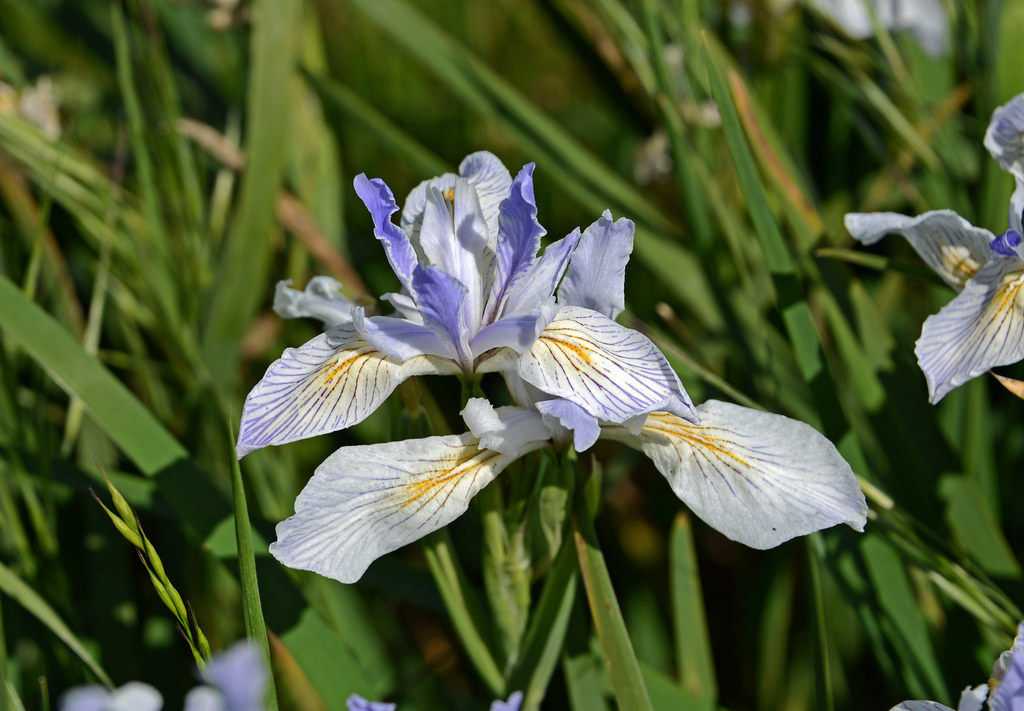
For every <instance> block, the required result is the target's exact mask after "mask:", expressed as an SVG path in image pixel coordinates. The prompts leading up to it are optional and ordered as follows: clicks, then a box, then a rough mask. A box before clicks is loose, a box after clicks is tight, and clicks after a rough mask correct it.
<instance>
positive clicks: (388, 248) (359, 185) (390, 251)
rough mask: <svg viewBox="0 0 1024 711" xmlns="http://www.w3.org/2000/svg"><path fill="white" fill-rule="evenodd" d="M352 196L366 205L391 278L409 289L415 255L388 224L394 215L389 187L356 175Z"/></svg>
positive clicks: (399, 232) (401, 234) (404, 237)
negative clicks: (354, 190) (392, 276)
mask: <svg viewBox="0 0 1024 711" xmlns="http://www.w3.org/2000/svg"><path fill="white" fill-rule="evenodd" d="M353 185H354V186H355V189H356V194H357V195H358V196H359V199H360V200H362V201H363V204H364V205H366V209H367V210H369V211H370V216H371V217H372V218H373V234H374V235H375V236H376V237H377V239H379V240H380V241H381V244H383V245H384V252H385V253H386V254H387V257H388V262H390V263H391V268H392V269H393V270H394V272H395V276H397V277H398V280H399V281H400V282H401V283H402V286H404V287H405V288H406V289H409V287H410V284H411V282H412V270H413V268H414V267H415V266H416V263H417V261H418V260H417V259H416V252H415V250H413V248H412V243H410V242H409V237H408V236H407V235H406V234H405V232H403V231H402V230H401V229H400V228H399V227H397V226H396V225H395V224H394V223H392V222H391V216H392V215H394V214H395V213H396V212H398V205H397V204H395V196H394V195H392V193H391V188H389V187H388V186H387V183H385V182H384V181H383V180H381V179H380V178H374V179H373V180H370V179H369V178H367V177H366V175H365V174H363V173H360V174H359V175H357V176H356V178H355V180H354V181H353Z"/></svg>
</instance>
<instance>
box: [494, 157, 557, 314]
mask: <svg viewBox="0 0 1024 711" xmlns="http://www.w3.org/2000/svg"><path fill="white" fill-rule="evenodd" d="M533 169H534V164H533V163H527V164H526V165H524V166H523V169H522V170H520V171H519V175H517V176H516V179H515V180H513V181H512V188H511V190H510V192H509V195H508V198H507V199H505V200H504V201H503V202H502V203H501V204H500V205H499V207H498V244H497V248H496V249H497V252H496V254H495V276H494V283H493V284H492V285H491V293H490V298H489V301H488V304H487V318H488V319H490V320H493V318H494V317H495V316H496V315H497V314H499V313H501V309H502V307H503V306H504V302H505V301H506V300H507V298H508V292H509V290H510V289H511V288H512V286H513V285H514V284H515V283H516V282H517V281H518V280H519V279H521V278H522V277H523V276H525V274H526V273H527V272H528V271H529V269H530V267H531V266H533V264H534V262H535V261H536V260H537V252H538V251H539V250H540V238H541V237H543V236H544V234H545V233H546V230H545V229H544V228H543V227H541V225H540V223H539V222H538V221H537V202H536V200H535V199H534V196H533ZM549 296H550V294H549Z"/></svg>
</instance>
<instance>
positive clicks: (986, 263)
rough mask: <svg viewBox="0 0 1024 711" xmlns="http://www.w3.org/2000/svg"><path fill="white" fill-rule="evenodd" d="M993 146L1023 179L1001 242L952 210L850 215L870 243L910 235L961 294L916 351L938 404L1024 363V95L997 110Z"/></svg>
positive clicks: (855, 230)
mask: <svg viewBox="0 0 1024 711" xmlns="http://www.w3.org/2000/svg"><path fill="white" fill-rule="evenodd" d="M985 146H986V147H987V148H988V149H989V151H990V152H991V153H992V155H993V157H995V158H996V160H997V161H999V164H1000V165H1001V166H1002V167H1003V168H1005V169H1006V170H1008V171H1010V172H1011V173H1013V174H1014V175H1015V176H1016V184H1017V189H1016V190H1015V191H1014V193H1013V196H1012V197H1011V198H1010V209H1009V220H1008V222H1009V229H1007V231H1006V232H1004V233H1003V234H1001V235H999V236H998V237H997V236H995V235H994V234H992V233H991V232H989V231H988V230H986V229H984V228H982V227H975V226H973V225H971V224H970V223H969V222H967V220H965V219H963V218H962V217H960V216H959V215H957V214H956V213H955V212H953V211H951V210H934V211H932V212H926V213H924V214H923V215H919V216H918V217H908V216H906V215H899V214H896V213H893V212H874V213H850V214H848V215H846V228H847V229H848V230H849V231H850V234H852V235H853V237H854V238H855V239H857V240H859V241H860V242H862V243H864V244H874V243H875V242H877V241H878V240H880V239H881V238H882V237H884V236H885V235H887V234H891V233H895V234H901V235H903V236H904V237H905V238H906V239H907V241H908V242H909V243H910V245H911V246H912V247H913V248H914V250H915V251H917V253H918V254H919V255H920V256H921V258H922V259H923V260H924V261H925V263H926V264H928V266H930V267H931V268H932V269H934V270H935V271H936V272H937V273H938V275H939V276H940V277H942V279H943V280H944V281H945V282H946V283H947V284H949V285H950V286H951V287H952V288H953V289H955V290H956V291H958V292H960V293H959V294H958V295H957V296H956V297H955V298H954V299H953V300H952V301H950V302H949V303H948V304H947V305H946V306H944V307H943V308H942V310H940V311H939V313H937V314H935V315H933V316H930V317H928V319H927V320H926V321H925V323H924V328H923V329H922V332H921V337H920V338H919V339H918V341H917V346H916V348H915V353H916V354H917V362H918V364H919V365H920V366H921V370H923V371H924V374H925V377H926V378H927V380H928V393H929V400H930V401H931V402H933V403H936V402H938V401H939V400H941V399H942V398H943V397H944V396H945V395H946V393H948V392H949V391H950V390H952V389H953V388H955V387H957V386H959V385H962V384H963V383H965V382H967V381H968V380H970V379H972V378H975V377H977V376H979V375H981V374H983V373H985V372H986V371H988V370H989V369H990V368H994V367H996V366H1000V365H1009V364H1011V363H1016V362H1017V361H1019V360H1021V359H1022V358H1024V288H1022V287H1024V245H1022V244H1021V235H1022V234H1024V232H1022V227H1021V212H1022V210H1024V94H1022V95H1020V96H1017V97H1016V98H1014V99H1013V100H1012V101H1011V102H1010V103H1008V104H1007V105H1006V106H1003V107H1000V108H999V109H997V110H996V112H995V113H994V114H993V117H992V122H991V123H990V124H989V128H988V132H987V133H986V136H985Z"/></svg>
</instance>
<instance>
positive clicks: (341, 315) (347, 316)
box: [274, 276, 355, 328]
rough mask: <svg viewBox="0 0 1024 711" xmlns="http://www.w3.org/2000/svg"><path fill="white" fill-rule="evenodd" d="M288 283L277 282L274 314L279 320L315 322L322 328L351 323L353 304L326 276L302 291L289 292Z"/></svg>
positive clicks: (314, 279)
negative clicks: (320, 324) (318, 322)
mask: <svg viewBox="0 0 1024 711" xmlns="http://www.w3.org/2000/svg"><path fill="white" fill-rule="evenodd" d="M291 283H292V280H291V279H285V280H283V281H279V282H277V287H276V288H275V289H274V312H275V313H276V314H277V315H278V316H280V317H281V318H317V319H320V320H321V321H323V323H324V328H332V327H334V326H340V325H342V324H344V323H350V322H351V321H352V307H353V306H354V305H355V302H353V301H352V299H350V298H348V297H347V296H345V295H344V294H342V293H341V282H340V281H338V280H337V279H333V278H331V277H329V276H316V277H313V278H312V279H310V280H309V283H308V284H306V288H305V289H304V290H303V291H299V290H298V289H292V288H291Z"/></svg>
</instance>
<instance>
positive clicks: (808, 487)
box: [606, 400, 867, 548]
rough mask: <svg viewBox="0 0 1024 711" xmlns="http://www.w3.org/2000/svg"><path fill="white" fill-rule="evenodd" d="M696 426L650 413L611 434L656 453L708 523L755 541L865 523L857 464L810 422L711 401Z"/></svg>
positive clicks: (765, 543)
mask: <svg viewBox="0 0 1024 711" xmlns="http://www.w3.org/2000/svg"><path fill="white" fill-rule="evenodd" d="M697 414H698V415H700V422H701V424H699V425H695V424H693V423H691V422H687V421H686V420H683V419H681V418H679V417H677V416H675V415H672V414H669V413H667V412H654V413H652V414H650V415H648V417H647V420H646V421H645V422H644V426H643V427H642V428H641V430H640V432H639V434H638V435H637V434H632V433H631V432H630V431H629V430H628V429H627V428H625V427H614V428H607V429H606V435H607V436H610V437H611V438H613V439H618V440H620V441H623V442H625V443H627V444H631V445H632V446H638V447H639V448H640V449H642V450H643V452H644V453H645V454H647V456H649V457H650V458H651V459H652V460H653V462H654V464H655V466H656V467H657V468H658V470H659V471H660V472H661V473H662V474H663V475H664V476H665V478H666V479H668V481H669V484H670V485H671V486H672V490H673V491H674V492H675V493H676V495H677V496H678V497H679V498H680V499H681V500H682V501H683V502H684V503H686V505H687V506H689V507H690V508H691V509H692V510H693V512H694V513H695V514H697V515H698V516H700V517H701V518H702V519H704V521H705V522H707V523H708V524H710V525H711V526H713V527H714V528H716V529H718V530H719V531H721V532H722V533H724V534H725V535H726V536H728V537H729V538H732V539H733V540H735V541H739V542H740V543H744V544H746V545H748V546H752V547H754V548H771V547H772V546H776V545H778V544H779V543H781V542H783V541H785V540H788V539H790V538H793V537H794V536H800V535H804V534H807V533H810V532H812V531H817V530H820V529H823V528H827V527H829V526H834V525H835V524H837V523H846V524H848V525H850V526H851V527H853V528H855V529H857V530H860V529H861V528H863V526H864V523H865V520H866V519H865V514H866V513H867V505H866V503H865V501H864V495H863V494H862V493H861V491H860V487H859V486H858V484H857V478H856V477H855V476H854V475H853V472H852V471H851V470H850V465H849V464H847V463H846V461H844V460H843V458H842V456H840V454H839V452H838V451H836V448H835V447H834V446H833V445H832V443H831V442H829V441H828V440H827V439H826V438H825V437H823V436H822V435H821V434H819V433H818V432H817V431H816V430H815V429H814V428H812V427H810V426H809V425H806V424H804V423H803V422H799V421H797V420H791V419H789V418H788V417H783V416H781V415H773V414H770V413H767V412H760V411H758V410H751V409H749V408H746V407H740V406H739V405H733V404H730V403H725V402H718V401H715V400H709V401H708V402H705V403H703V404H702V405H700V406H699V407H698V408H697Z"/></svg>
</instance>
